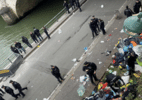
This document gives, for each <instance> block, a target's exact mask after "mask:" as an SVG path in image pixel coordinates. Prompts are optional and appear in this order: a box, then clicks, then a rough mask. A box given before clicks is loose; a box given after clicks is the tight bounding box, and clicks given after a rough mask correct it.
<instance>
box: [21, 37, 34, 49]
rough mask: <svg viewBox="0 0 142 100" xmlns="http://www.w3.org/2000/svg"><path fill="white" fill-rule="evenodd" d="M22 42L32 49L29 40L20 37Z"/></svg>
mask: <svg viewBox="0 0 142 100" xmlns="http://www.w3.org/2000/svg"><path fill="white" fill-rule="evenodd" d="M22 42H23V43H25V44H26V45H27V46H29V47H30V48H33V47H32V45H31V44H30V42H29V40H28V39H27V38H26V37H24V36H22Z"/></svg>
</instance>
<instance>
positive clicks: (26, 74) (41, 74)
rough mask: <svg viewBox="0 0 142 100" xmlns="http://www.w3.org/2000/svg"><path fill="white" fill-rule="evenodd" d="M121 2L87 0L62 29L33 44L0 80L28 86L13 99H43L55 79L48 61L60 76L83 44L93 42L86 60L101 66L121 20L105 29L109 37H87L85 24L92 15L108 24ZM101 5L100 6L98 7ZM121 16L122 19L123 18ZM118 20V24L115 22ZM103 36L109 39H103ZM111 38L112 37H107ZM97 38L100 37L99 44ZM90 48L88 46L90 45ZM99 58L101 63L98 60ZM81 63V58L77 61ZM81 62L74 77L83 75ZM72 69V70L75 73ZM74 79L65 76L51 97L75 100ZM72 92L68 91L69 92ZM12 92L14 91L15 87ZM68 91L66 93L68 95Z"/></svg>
mask: <svg viewBox="0 0 142 100" xmlns="http://www.w3.org/2000/svg"><path fill="white" fill-rule="evenodd" d="M124 3H125V0H88V1H87V2H86V3H85V4H84V5H83V6H82V7H81V8H82V12H79V11H77V12H75V13H74V14H73V15H72V16H71V17H70V18H69V19H68V20H67V21H66V22H65V23H64V24H63V25H62V26H61V27H59V28H60V29H61V30H62V33H60V34H59V33H58V30H57V31H55V32H54V33H53V35H52V37H51V39H50V40H47V41H45V42H44V43H43V44H42V45H40V47H39V48H37V49H36V50H35V51H34V52H33V53H32V54H31V55H30V56H29V57H27V58H26V59H25V61H24V62H23V64H22V65H21V66H20V68H19V69H18V70H17V72H16V74H15V76H13V77H11V78H9V79H7V80H6V81H3V82H1V85H2V84H5V85H8V86H10V87H12V86H11V85H10V84H9V83H8V82H9V80H10V79H13V80H15V81H18V82H19V83H21V85H22V86H23V87H24V86H28V88H29V89H28V91H26V90H25V94H26V96H25V98H21V97H20V98H18V99H17V100H43V98H48V96H49V95H50V94H51V93H52V91H53V90H54V89H55V88H56V87H57V85H58V81H57V80H56V78H55V77H54V76H52V75H51V71H50V65H57V66H58V67H59V68H60V71H61V73H62V75H63V76H65V75H66V74H67V73H68V71H70V69H71V68H72V67H73V66H74V64H75V63H74V62H72V59H73V58H77V59H79V58H80V57H81V56H82V54H83V53H84V47H89V46H90V44H91V43H92V42H93V44H92V48H93V47H94V46H95V48H94V49H92V51H90V55H88V58H87V59H86V60H87V61H93V62H95V63H96V64H97V65H98V71H99V69H101V68H102V67H104V65H103V62H106V59H107V57H108V56H105V55H101V53H102V52H104V51H105V50H106V49H108V50H111V51H112V50H113V47H114V44H115V43H117V38H118V37H119V36H120V34H117V32H115V31H118V32H120V28H122V25H123V21H121V23H119V21H118V22H116V23H115V25H117V26H112V27H113V28H117V27H119V30H117V29H116V30H113V32H112V30H109V29H108V30H107V35H108V34H112V36H113V37H106V36H107V35H106V36H103V35H102V34H100V35H99V36H98V37H96V38H95V39H94V40H92V39H91V37H92V34H91V30H90V28H89V25H88V23H89V21H90V19H91V16H92V15H95V16H96V17H97V18H101V19H103V20H104V21H105V24H106V25H107V24H108V23H109V24H110V22H108V21H110V20H111V19H112V17H113V16H114V13H115V10H117V9H120V8H121V6H122V5H123V4H124ZM101 5H104V8H101ZM123 20H124V19H123ZM118 23H119V24H118ZM107 39H110V40H109V41H107ZM111 39H112V40H111ZM100 41H104V42H105V43H104V44H101V43H100ZM90 49H91V48H90ZM99 61H101V62H102V64H99ZM80 63H81V64H82V63H83V61H81V62H80ZM81 66H82V65H80V67H78V68H77V71H76V72H75V73H76V76H75V77H76V78H79V76H81V75H84V72H82V68H81ZM75 73H74V74H75ZM78 84H79V83H78V82H75V81H72V80H69V81H66V82H65V83H64V86H62V87H64V88H63V90H61V91H64V92H62V93H60V94H58V95H56V97H55V98H54V99H55V100H79V99H80V98H79V97H78V95H77V92H76V89H77V88H78ZM71 92H72V93H71ZM15 93H18V91H17V90H16V91H15ZM69 94H70V95H69ZM4 98H5V99H6V100H14V98H12V97H11V96H9V95H8V94H5V95H4Z"/></svg>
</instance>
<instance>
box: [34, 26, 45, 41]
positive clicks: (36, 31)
mask: <svg viewBox="0 0 142 100" xmlns="http://www.w3.org/2000/svg"><path fill="white" fill-rule="evenodd" d="M33 29H34V34H35V35H36V36H37V37H38V38H39V40H40V41H42V40H43V37H42V36H41V34H40V32H39V30H38V29H36V28H35V27H34V28H33Z"/></svg>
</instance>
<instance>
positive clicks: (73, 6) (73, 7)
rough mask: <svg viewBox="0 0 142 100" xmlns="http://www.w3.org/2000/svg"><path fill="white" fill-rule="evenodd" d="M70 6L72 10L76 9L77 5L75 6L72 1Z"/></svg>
mask: <svg viewBox="0 0 142 100" xmlns="http://www.w3.org/2000/svg"><path fill="white" fill-rule="evenodd" d="M70 6H71V7H72V10H74V9H75V5H74V3H73V0H70Z"/></svg>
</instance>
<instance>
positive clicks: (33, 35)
mask: <svg viewBox="0 0 142 100" xmlns="http://www.w3.org/2000/svg"><path fill="white" fill-rule="evenodd" d="M30 36H31V38H32V39H33V41H34V42H35V43H39V42H38V39H37V38H36V35H35V34H34V33H32V32H30Z"/></svg>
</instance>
